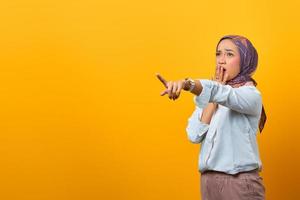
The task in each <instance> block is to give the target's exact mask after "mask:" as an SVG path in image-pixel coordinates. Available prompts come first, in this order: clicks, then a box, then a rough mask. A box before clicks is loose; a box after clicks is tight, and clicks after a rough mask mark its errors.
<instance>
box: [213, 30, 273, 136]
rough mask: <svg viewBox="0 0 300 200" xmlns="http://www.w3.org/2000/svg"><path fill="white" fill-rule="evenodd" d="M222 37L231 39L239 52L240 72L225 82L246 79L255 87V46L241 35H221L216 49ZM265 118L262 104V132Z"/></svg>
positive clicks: (231, 83) (260, 126)
mask: <svg viewBox="0 0 300 200" xmlns="http://www.w3.org/2000/svg"><path fill="white" fill-rule="evenodd" d="M224 39H231V41H233V43H234V44H235V45H236V46H237V47H238V50H239V54H240V73H239V74H238V75H237V76H236V77H234V78H233V79H231V80H229V81H228V82H227V83H226V84H228V85H231V86H233V85H236V84H241V85H244V84H245V83H246V82H248V81H253V83H254V85H255V87H256V85H257V82H256V81H255V80H254V79H253V78H252V75H253V74H254V72H255V71H256V69H257V62H258V55H257V51H256V49H255V47H254V46H253V45H252V43H251V42H250V40H248V39H247V38H246V37H244V36H241V35H225V36H223V37H222V38H221V39H220V40H219V42H218V44H217V47H216V50H218V45H219V43H220V42H221V41H222V40H224ZM266 120H267V116H266V113H265V109H264V106H262V112H261V117H260V120H259V131H260V132H262V130H263V128H264V125H265V122H266Z"/></svg>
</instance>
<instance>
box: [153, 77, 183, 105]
mask: <svg viewBox="0 0 300 200" xmlns="http://www.w3.org/2000/svg"><path fill="white" fill-rule="evenodd" d="M156 76H157V78H158V79H159V80H160V81H161V82H162V84H163V85H164V86H165V88H166V89H165V90H164V91H163V92H162V93H160V95H161V96H164V95H165V94H168V96H169V99H173V100H175V99H177V98H178V97H179V96H180V92H181V90H182V89H184V90H188V89H187V88H186V86H185V80H178V81H166V80H165V79H164V78H163V77H162V76H161V75H160V74H158V73H157V74H156Z"/></svg>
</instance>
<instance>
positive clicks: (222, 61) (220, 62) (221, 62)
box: [218, 54, 226, 64]
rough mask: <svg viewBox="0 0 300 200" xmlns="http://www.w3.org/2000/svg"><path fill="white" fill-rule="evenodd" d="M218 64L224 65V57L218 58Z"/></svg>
mask: <svg viewBox="0 0 300 200" xmlns="http://www.w3.org/2000/svg"><path fill="white" fill-rule="evenodd" d="M218 63H219V64H225V63H226V60H225V55H224V54H222V55H220V56H219V57H218Z"/></svg>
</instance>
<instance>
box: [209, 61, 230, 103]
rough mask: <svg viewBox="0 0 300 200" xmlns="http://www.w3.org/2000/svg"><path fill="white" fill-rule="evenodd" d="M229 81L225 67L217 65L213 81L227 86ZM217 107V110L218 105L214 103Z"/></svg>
mask: <svg viewBox="0 0 300 200" xmlns="http://www.w3.org/2000/svg"><path fill="white" fill-rule="evenodd" d="M227 79H228V74H227V73H225V70H224V68H223V67H221V66H219V65H217V68H216V71H215V76H214V77H212V78H211V80H213V81H216V82H218V83H221V84H222V85H226V82H227ZM212 104H213V105H214V106H215V109H217V108H218V104H217V103H215V102H214V103H212Z"/></svg>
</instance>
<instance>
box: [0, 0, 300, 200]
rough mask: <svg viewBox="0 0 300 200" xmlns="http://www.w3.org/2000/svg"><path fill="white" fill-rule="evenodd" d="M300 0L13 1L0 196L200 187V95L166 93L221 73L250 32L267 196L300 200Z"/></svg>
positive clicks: (8, 13) (0, 91) (37, 198)
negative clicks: (230, 40)
mask: <svg viewBox="0 0 300 200" xmlns="http://www.w3.org/2000/svg"><path fill="white" fill-rule="evenodd" d="M299 7H300V5H299V1H297V0H294V1H291V0H287V1H271V0H269V1H259V0H253V1H250V0H249V1H237V0H233V1H210V2H208V1H171V0H169V1H158V0H153V1H137V0H127V1H125V0H124V1H120V0H113V1H96V0H84V1H83V0H73V1H58V0H44V1H37V0H36V1H33V0H27V1H20V0H16V1H2V2H1V6H0V20H1V25H0V29H1V30H0V46H1V47H0V49H1V52H0V58H1V59H0V62H1V67H0V69H1V71H0V95H1V96H0V97H1V98H0V103H1V115H0V116H1V122H0V132H1V134H0V136H1V138H0V154H1V159H0V177H1V182H0V199H3V200H4V199H5V200H11V199H18V200H21V199H22V200H26V199H30V200H50V199H51V200H53V199H55V200H66V199H70V200H71V199H72V200H77V199H89V200H93V199H103V200H115V199H128V200H134V199H139V200H160V199H172V200H177V199H178V200H185V199H189V200H192V199H200V191H199V188H200V180H199V179H200V175H199V173H198V171H197V170H198V153H199V148H200V146H199V145H195V144H192V143H190V142H189V141H188V139H187V136H186V132H185V127H186V122H187V118H188V117H189V116H190V115H191V113H192V111H193V109H194V104H193V101H192V95H191V94H188V93H185V94H182V95H181V98H180V99H178V100H177V101H171V100H169V99H168V98H167V97H166V96H164V97H161V96H160V95H159V94H160V92H161V91H163V89H164V88H163V86H162V84H161V83H160V82H159V81H158V80H157V79H156V77H155V73H156V72H160V73H161V74H162V75H163V76H164V77H165V78H166V79H168V80H176V79H181V78H185V77H186V76H190V77H193V78H210V77H211V76H212V75H213V73H214V64H215V45H216V44H217V42H218V40H219V38H220V37H222V36H223V35H225V34H240V35H244V36H246V37H248V38H249V39H250V40H251V41H252V43H253V44H254V46H255V47H256V49H257V51H258V54H259V65H258V70H257V71H256V73H255V75H254V78H255V79H256V81H257V82H258V88H259V89H260V90H261V92H262V95H263V102H264V105H265V109H266V112H267V115H268V119H267V123H266V126H265V129H264V131H263V134H262V135H258V136H257V139H258V142H259V148H260V153H261V159H262V162H263V172H262V174H261V175H262V176H263V178H264V183H265V186H266V195H267V199H271V200H282V199H284V200H296V199H299V197H300V195H299V185H300V183H299V182H300V181H299V180H300V172H299V169H300V164H299V163H300V162H299V153H300V148H299V139H300V135H299V134H300V133H299V117H298V114H299V106H298V103H299V96H298V95H299V82H298V81H299V72H300V70H299V69H300V64H299V63H300V62H299V58H300V54H299V45H300V43H299V34H300V31H299V30H300V29H299V17H300V15H299Z"/></svg>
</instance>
